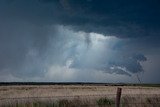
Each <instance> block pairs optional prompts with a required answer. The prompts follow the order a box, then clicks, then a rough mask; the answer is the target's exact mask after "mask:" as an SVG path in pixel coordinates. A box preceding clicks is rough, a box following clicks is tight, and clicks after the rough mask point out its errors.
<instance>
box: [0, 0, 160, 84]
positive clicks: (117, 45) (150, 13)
mask: <svg viewBox="0 0 160 107" xmlns="http://www.w3.org/2000/svg"><path fill="white" fill-rule="evenodd" d="M159 4H160V1H159V0H0V82H106V83H139V80H138V78H139V79H140V81H141V82H142V83H160V79H159V76H160V66H159V63H160V42H159V41H160V6H159Z"/></svg>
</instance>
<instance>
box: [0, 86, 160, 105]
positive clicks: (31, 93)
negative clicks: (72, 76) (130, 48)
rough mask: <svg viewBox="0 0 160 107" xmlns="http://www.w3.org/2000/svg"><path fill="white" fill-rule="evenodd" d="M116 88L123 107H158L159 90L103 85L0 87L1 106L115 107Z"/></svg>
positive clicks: (157, 88) (159, 103)
mask: <svg viewBox="0 0 160 107" xmlns="http://www.w3.org/2000/svg"><path fill="white" fill-rule="evenodd" d="M117 87H121V88H122V96H121V106H123V107H160V87H146V86H145V87H143V86H104V85H12V86H0V106H3V107H4V106H7V107H10V106H12V107H45V106H46V107H82V106H89V107H99V106H103V107H110V106H111V107H114V105H115V98H116V91H117Z"/></svg>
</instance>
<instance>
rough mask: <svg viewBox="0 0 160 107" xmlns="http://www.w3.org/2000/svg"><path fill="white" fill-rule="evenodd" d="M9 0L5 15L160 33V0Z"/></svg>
mask: <svg viewBox="0 0 160 107" xmlns="http://www.w3.org/2000/svg"><path fill="white" fill-rule="evenodd" d="M9 1H10V2H7V1H5V2H4V3H2V4H1V12H2V13H3V14H2V16H3V15H7V16H10V13H11V15H15V17H19V18H21V19H22V18H24V19H25V20H30V21H33V23H37V24H53V23H57V24H63V25H67V26H72V28H74V29H75V30H82V31H86V32H97V33H103V34H106V35H114V36H117V37H121V38H124V37H125V38H126V37H128V38H130V37H147V36H158V35H159V34H160V32H159V29H160V7H159V3H160V2H159V0H152V1H151V0H130V1H128V0H123V1H122V0H112V1H111V0H110V1H108V0H101V1H99V0H92V1H87V0H80V1H79V0H78V1H77V0H35V1H32V0H27V1H25V0H9ZM11 1H12V2H11ZM1 2H2V1H1ZM4 10H5V12H4ZM7 12H8V13H7ZM12 17H13V16H12Z"/></svg>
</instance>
